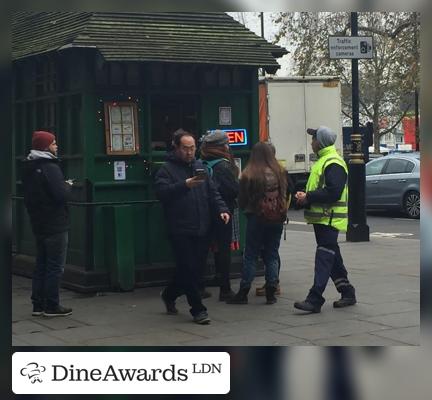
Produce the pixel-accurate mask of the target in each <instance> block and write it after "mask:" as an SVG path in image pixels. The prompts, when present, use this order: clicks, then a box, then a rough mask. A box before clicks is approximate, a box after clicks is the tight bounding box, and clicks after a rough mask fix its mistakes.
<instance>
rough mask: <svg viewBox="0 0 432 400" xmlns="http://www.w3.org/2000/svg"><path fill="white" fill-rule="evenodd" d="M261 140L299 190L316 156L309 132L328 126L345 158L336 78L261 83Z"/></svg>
mask: <svg viewBox="0 0 432 400" xmlns="http://www.w3.org/2000/svg"><path fill="white" fill-rule="evenodd" d="M259 93H260V96H259V97H260V121H259V122H260V140H261V141H266V140H269V141H270V142H271V143H273V145H274V146H275V148H276V158H277V159H278V160H279V161H280V162H281V164H282V165H284V166H285V168H286V169H287V170H288V172H289V174H290V176H291V177H292V179H293V181H294V183H295V185H296V187H297V188H298V189H300V188H304V186H305V184H306V180H307V177H308V176H309V172H310V168H311V165H312V163H313V162H314V161H315V160H316V156H315V154H314V153H313V151H312V148H311V145H310V142H311V137H310V135H308V134H307V133H306V129H307V128H317V127H318V126H320V125H325V126H328V127H329V128H331V129H332V130H333V131H334V132H336V133H337V140H336V148H337V149H338V152H339V153H340V154H341V155H343V138H342V114H341V85H340V80H339V79H338V78H337V77H333V76H319V77H312V76H311V77H308V76H306V77H284V78H279V77H275V78H263V79H261V80H260V88H259Z"/></svg>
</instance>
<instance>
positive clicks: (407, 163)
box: [380, 157, 415, 175]
mask: <svg viewBox="0 0 432 400" xmlns="http://www.w3.org/2000/svg"><path fill="white" fill-rule="evenodd" d="M387 161H388V162H387V164H386V165H385V169H383V172H382V174H380V175H395V174H396V175H399V174H410V173H411V172H412V171H413V170H414V168H415V164H414V163H413V162H412V161H410V160H407V159H406V158H396V157H395V158H390V159H389V160H387ZM392 161H403V162H405V163H406V165H405V168H404V170H403V171H402V172H388V171H387V170H388V167H389V165H390V163H391V162H392ZM410 163H411V164H413V165H414V166H413V168H412V169H411V171H410V172H407V171H406V167H407V165H409V164H410Z"/></svg>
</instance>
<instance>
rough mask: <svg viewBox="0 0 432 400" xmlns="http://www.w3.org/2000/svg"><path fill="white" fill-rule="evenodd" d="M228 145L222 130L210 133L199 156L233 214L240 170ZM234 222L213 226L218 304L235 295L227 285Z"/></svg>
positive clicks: (216, 222) (217, 223)
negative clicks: (218, 287)
mask: <svg viewBox="0 0 432 400" xmlns="http://www.w3.org/2000/svg"><path fill="white" fill-rule="evenodd" d="M228 143H229V140H228V136H227V134H226V133H225V132H224V131H221V130H215V131H212V132H211V133H208V134H207V135H205V136H204V137H203V139H202V143H201V148H200V154H201V160H202V162H203V164H204V165H206V166H207V170H208V174H209V175H210V176H211V178H212V179H213V182H214V183H215V185H216V188H217V190H218V191H219V193H220V195H221V197H222V199H223V201H224V202H225V204H226V205H227V207H228V209H229V211H230V214H231V215H234V214H235V212H234V211H235V209H236V208H237V196H238V191H239V183H238V178H237V177H238V174H239V170H238V168H237V166H236V164H235V162H234V158H233V156H232V154H231V152H230V148H229V144H228ZM233 219H234V218H231V219H230V221H229V222H228V224H224V223H220V221H219V220H218V219H217V218H215V219H214V224H213V227H212V245H211V250H212V251H213V253H214V261H215V270H216V276H217V277H218V280H219V286H220V292H219V300H220V301H226V300H228V299H229V298H231V297H232V296H233V295H234V292H233V291H232V290H231V283H230V269H231V249H232V248H234V247H235V244H233V243H232V241H233V239H235V238H233V237H232V229H233V223H234V224H235V223H236V221H233ZM233 245H234V246H233ZM237 248H238V245H237Z"/></svg>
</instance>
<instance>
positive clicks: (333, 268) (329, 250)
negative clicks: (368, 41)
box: [307, 224, 355, 306]
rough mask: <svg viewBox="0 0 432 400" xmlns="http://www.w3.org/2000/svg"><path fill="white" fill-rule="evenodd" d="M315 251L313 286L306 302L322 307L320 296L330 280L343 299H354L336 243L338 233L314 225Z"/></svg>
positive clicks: (329, 228) (353, 292)
mask: <svg viewBox="0 0 432 400" xmlns="http://www.w3.org/2000/svg"><path fill="white" fill-rule="evenodd" d="M313 227H314V231H315V239H316V243H317V249H316V253H315V276H314V284H313V286H312V288H311V289H310V291H309V294H308V296H307V300H308V301H310V302H311V303H313V304H317V305H320V306H321V305H323V304H324V302H325V299H324V297H323V296H322V294H323V293H324V290H325V288H326V286H327V282H328V280H329V278H331V279H332V280H333V282H334V284H335V286H336V289H337V291H338V292H339V293H341V294H342V296H343V297H354V296H355V291H354V287H353V286H352V285H351V284H350V282H349V281H348V272H347V270H346V268H345V266H344V263H343V259H342V255H341V253H340V249H339V245H338V242H337V239H338V235H339V231H338V230H337V229H335V228H333V227H331V226H328V225H320V224H314V226H313Z"/></svg>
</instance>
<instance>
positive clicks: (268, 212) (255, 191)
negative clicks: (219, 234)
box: [227, 142, 287, 304]
mask: <svg viewBox="0 0 432 400" xmlns="http://www.w3.org/2000/svg"><path fill="white" fill-rule="evenodd" d="M239 206H240V208H241V209H242V210H243V211H244V213H245V215H246V217H247V226H246V245H245V250H244V256H243V269H242V279H241V282H240V289H239V291H238V292H237V294H236V295H235V296H234V297H232V298H231V299H229V300H228V301H227V303H228V304H247V302H248V297H247V296H248V293H249V290H250V288H251V284H252V281H253V280H254V278H255V270H256V264H257V261H258V257H259V256H260V255H262V257H263V261H264V265H265V280H266V285H265V294H266V303H267V304H274V303H276V301H277V299H276V297H275V292H276V288H277V284H278V266H279V244H280V238H281V234H282V230H283V223H284V222H285V219H286V213H287V179H286V173H285V172H284V169H283V168H282V167H281V165H280V164H279V163H278V161H277V160H276V157H275V155H274V151H273V149H272V148H271V146H270V145H269V144H268V143H263V142H259V143H256V144H255V145H254V146H253V148H252V151H251V154H250V158H249V162H248V164H247V166H246V168H245V169H244V170H243V172H242V174H241V177H240V191H239Z"/></svg>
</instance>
